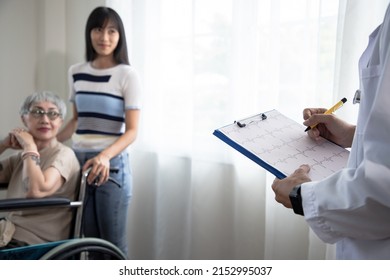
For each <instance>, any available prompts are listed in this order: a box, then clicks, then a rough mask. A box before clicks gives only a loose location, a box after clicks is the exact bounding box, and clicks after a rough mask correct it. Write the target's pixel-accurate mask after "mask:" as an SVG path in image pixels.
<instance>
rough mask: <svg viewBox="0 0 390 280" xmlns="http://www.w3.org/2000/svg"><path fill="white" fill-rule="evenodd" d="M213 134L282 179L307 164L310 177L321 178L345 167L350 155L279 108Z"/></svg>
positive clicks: (238, 122) (222, 128) (217, 130)
mask: <svg viewBox="0 0 390 280" xmlns="http://www.w3.org/2000/svg"><path fill="white" fill-rule="evenodd" d="M213 135H215V136H216V137H218V138H219V139H220V140H222V141H223V142H225V143H226V144H228V145H229V146H231V147H232V148H233V149H235V150H237V151H238V152H240V153H241V154H243V155H244V156H246V157H248V158H249V159H251V160H252V161H254V162H255V163H257V164H258V165H260V166H261V167H262V168H264V169H265V170H267V171H269V172H271V173H272V174H274V175H275V176H276V177H277V178H279V179H282V178H285V177H286V176H288V175H290V174H292V173H293V172H294V171H295V170H296V169H297V168H298V167H299V166H300V165H302V164H308V165H310V168H311V169H310V172H309V177H310V178H311V179H312V180H313V181H315V180H322V179H324V178H326V177H327V176H329V175H331V174H333V173H335V172H337V171H339V170H341V169H343V168H345V167H346V166H347V162H348V157H349V151H348V150H347V149H344V148H342V147H340V146H338V145H336V144H335V143H333V142H330V141H328V140H326V139H325V138H321V140H320V141H315V140H313V139H311V138H310V137H309V136H308V135H307V133H306V132H305V127H304V126H303V125H302V124H299V123H297V122H296V121H294V120H292V119H290V118H288V117H287V116H285V115H284V114H282V113H280V112H279V111H277V110H271V111H268V112H265V113H261V114H257V115H255V116H251V117H248V118H246V119H243V120H240V121H235V122H234V123H232V124H229V125H226V126H224V127H221V128H219V129H216V130H215V131H214V133H213Z"/></svg>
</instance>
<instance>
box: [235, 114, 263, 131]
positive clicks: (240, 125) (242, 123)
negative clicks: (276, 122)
mask: <svg viewBox="0 0 390 280" xmlns="http://www.w3.org/2000/svg"><path fill="white" fill-rule="evenodd" d="M259 116H260V120H262V121H264V120H266V119H267V115H266V114H264V113H262V114H259ZM254 121H257V119H255V120H251V121H250V122H248V123H244V122H242V121H234V123H236V124H237V125H238V126H239V127H241V128H242V127H246V126H247V125H248V124H250V123H253V122H254Z"/></svg>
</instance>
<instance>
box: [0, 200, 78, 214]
mask: <svg viewBox="0 0 390 280" xmlns="http://www.w3.org/2000/svg"><path fill="white" fill-rule="evenodd" d="M70 205H71V201H70V200H69V199H68V198H62V197H49V198H46V197H45V198H10V199H0V211H7V212H8V211H11V210H23V209H28V208H30V209H31V208H43V207H55V206H57V207H58V206H70Z"/></svg>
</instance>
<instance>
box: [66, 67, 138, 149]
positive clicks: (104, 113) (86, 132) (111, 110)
mask: <svg viewBox="0 0 390 280" xmlns="http://www.w3.org/2000/svg"><path fill="white" fill-rule="evenodd" d="M69 85H70V101H71V102H74V103H75V104H76V108H77V114H78V122H77V129H76V132H75V134H74V135H73V137H72V142H73V148H74V149H75V150H77V151H85V152H88V151H100V150H102V149H105V148H106V147H107V146H109V145H111V144H112V143H113V142H114V141H115V140H116V139H117V138H118V137H119V136H120V135H122V134H123V133H124V131H125V111H126V110H138V109H140V108H141V105H140V81H139V77H138V74H137V72H136V71H135V69H134V68H133V67H132V66H129V65H125V64H120V65H117V66H115V67H112V68H108V69H95V68H93V67H92V66H91V64H90V63H89V62H84V63H79V64H76V65H73V66H71V67H70V69H69Z"/></svg>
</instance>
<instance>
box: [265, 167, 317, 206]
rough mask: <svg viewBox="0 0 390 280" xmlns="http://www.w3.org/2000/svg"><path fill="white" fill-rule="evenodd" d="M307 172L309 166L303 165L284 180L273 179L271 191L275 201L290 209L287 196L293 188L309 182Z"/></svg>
mask: <svg viewBox="0 0 390 280" xmlns="http://www.w3.org/2000/svg"><path fill="white" fill-rule="evenodd" d="M309 171H310V166H309V165H307V164H303V165H301V166H300V167H299V168H298V169H297V170H295V171H294V173H293V174H291V175H290V176H287V177H286V178H284V179H278V178H275V180H274V182H273V183H272V190H273V191H274V193H275V200H276V201H277V202H279V203H281V204H283V205H284V206H285V207H287V208H292V205H291V202H290V196H289V195H290V192H291V191H292V189H293V188H294V187H296V186H298V185H300V184H302V183H305V182H310V181H311V179H310V178H309V176H308V173H309Z"/></svg>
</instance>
